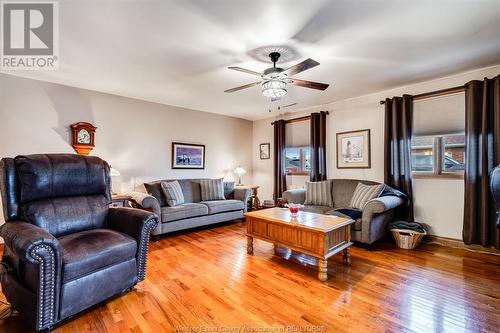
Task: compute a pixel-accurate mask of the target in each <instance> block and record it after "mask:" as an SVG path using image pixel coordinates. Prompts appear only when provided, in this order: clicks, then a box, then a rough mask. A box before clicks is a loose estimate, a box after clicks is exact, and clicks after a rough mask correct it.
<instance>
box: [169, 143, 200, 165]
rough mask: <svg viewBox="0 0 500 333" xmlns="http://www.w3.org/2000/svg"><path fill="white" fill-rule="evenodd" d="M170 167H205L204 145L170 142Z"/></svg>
mask: <svg viewBox="0 0 500 333" xmlns="http://www.w3.org/2000/svg"><path fill="white" fill-rule="evenodd" d="M172 169H205V145H197V144H191V143H180V142H172Z"/></svg>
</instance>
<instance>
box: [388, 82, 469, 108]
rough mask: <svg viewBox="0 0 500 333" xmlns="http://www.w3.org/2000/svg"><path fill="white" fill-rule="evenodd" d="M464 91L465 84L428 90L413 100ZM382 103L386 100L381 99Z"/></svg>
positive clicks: (415, 96)
mask: <svg viewBox="0 0 500 333" xmlns="http://www.w3.org/2000/svg"><path fill="white" fill-rule="evenodd" d="M463 91H465V87H464V86H458V87H453V88H447V89H441V90H436V91H430V92H426V93H423V94H418V95H414V96H413V100H414V101H416V100H419V99H426V98H431V97H438V96H446V95H451V94H455V93H459V92H463ZM380 104H385V101H380Z"/></svg>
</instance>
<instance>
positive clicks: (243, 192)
mask: <svg viewBox="0 0 500 333" xmlns="http://www.w3.org/2000/svg"><path fill="white" fill-rule="evenodd" d="M251 195H252V190H251V189H249V188H235V189H234V199H235V200H240V201H243V205H244V206H243V207H244V208H243V211H244V212H245V213H246V212H247V210H248V199H249V198H250V196H251Z"/></svg>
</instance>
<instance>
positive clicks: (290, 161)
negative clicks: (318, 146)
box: [285, 147, 311, 175]
mask: <svg viewBox="0 0 500 333" xmlns="http://www.w3.org/2000/svg"><path fill="white" fill-rule="evenodd" d="M285 170H286V174H287V175H306V174H309V171H311V148H310V147H288V148H286V150H285Z"/></svg>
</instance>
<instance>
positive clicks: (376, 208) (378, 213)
mask: <svg viewBox="0 0 500 333" xmlns="http://www.w3.org/2000/svg"><path fill="white" fill-rule="evenodd" d="M402 203H403V200H402V199H401V198H398V197H396V196H392V195H389V196H384V197H379V198H375V199H372V200H370V201H368V203H367V204H366V206H365V207H364V208H363V213H362V216H361V241H362V242H363V243H366V244H371V243H372V242H373V241H375V240H376V239H378V238H380V236H381V235H383V234H384V233H385V226H386V224H387V223H388V222H390V220H391V219H392V218H393V215H394V214H393V212H391V210H392V209H394V208H396V207H398V206H399V205H401V204H402Z"/></svg>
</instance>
